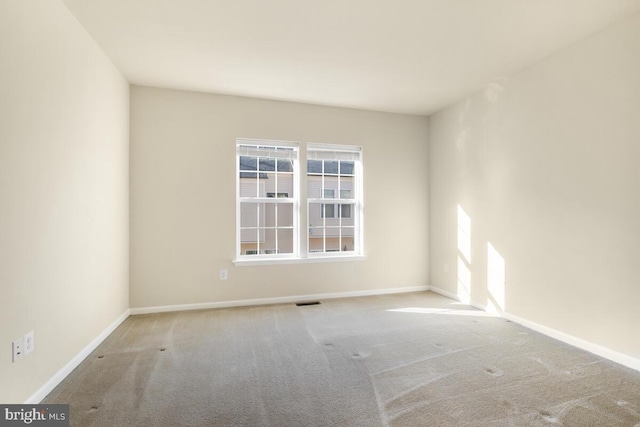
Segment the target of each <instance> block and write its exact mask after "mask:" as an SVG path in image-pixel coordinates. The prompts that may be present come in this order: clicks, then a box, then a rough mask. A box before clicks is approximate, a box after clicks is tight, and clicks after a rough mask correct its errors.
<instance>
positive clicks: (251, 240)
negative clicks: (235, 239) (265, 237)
mask: <svg viewBox="0 0 640 427" xmlns="http://www.w3.org/2000/svg"><path fill="white" fill-rule="evenodd" d="M240 239H241V242H242V248H243V249H242V250H243V252H244V250H246V249H254V248H255V247H256V243H257V242H258V229H255V228H250V229H248V230H240Z"/></svg>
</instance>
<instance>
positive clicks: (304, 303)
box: [296, 301, 320, 307]
mask: <svg viewBox="0 0 640 427" xmlns="http://www.w3.org/2000/svg"><path fill="white" fill-rule="evenodd" d="M319 304H320V301H311V302H297V303H296V305H297V306H298V307H302V306H305V305H319Z"/></svg>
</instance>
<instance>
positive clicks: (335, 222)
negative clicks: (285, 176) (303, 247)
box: [307, 144, 362, 256]
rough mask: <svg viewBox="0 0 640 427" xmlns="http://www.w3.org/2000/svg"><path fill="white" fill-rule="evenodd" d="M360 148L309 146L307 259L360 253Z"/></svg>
mask: <svg viewBox="0 0 640 427" xmlns="http://www.w3.org/2000/svg"><path fill="white" fill-rule="evenodd" d="M361 176H362V164H361V148H360V147H345V146H328V145H327V146H325V145H320V144H310V145H309V147H308V151H307V217H308V238H307V247H308V250H309V254H310V256H313V255H316V256H318V255H319V254H325V255H326V254H331V255H340V254H350V255H354V254H356V255H359V254H361V252H362V188H361V185H362V180H361Z"/></svg>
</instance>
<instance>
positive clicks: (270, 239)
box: [260, 229, 277, 254]
mask: <svg viewBox="0 0 640 427" xmlns="http://www.w3.org/2000/svg"><path fill="white" fill-rule="evenodd" d="M276 249H277V248H276V230H274V229H266V230H264V241H263V242H262V243H260V253H262V254H275V253H277V252H276Z"/></svg>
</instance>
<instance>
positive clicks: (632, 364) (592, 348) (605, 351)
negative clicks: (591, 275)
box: [500, 313, 640, 371]
mask: <svg viewBox="0 0 640 427" xmlns="http://www.w3.org/2000/svg"><path fill="white" fill-rule="evenodd" d="M500 317H503V318H505V319H507V320H511V321H512V322H516V323H519V324H520V325H522V326H524V327H527V328H529V329H533V330H534V331H536V332H540V333H541V334H544V335H547V336H549V337H551V338H555V339H557V340H558V341H562V342H564V343H567V344H569V345H572V346H574V347H578V348H580V349H582V350H586V351H588V352H589V353H593V354H596V355H598V356H601V357H604V358H605V359H609V360H611V361H613V362H616V363H619V364H621V365H624V366H626V367H628V368H631V369H635V370H636V371H640V359H636V358H635V357H631V356H629V355H627V354H624V353H620V352H618V351H615V350H611V349H610V348H607V347H603V346H601V345H599V344H594V343H592V342H590V341H586V340H583V339H582V338H578V337H574V336H573V335H569V334H567V333H564V332H561V331H558V330H556V329H552V328H548V327H546V326H543V325H540V324H538V323H535V322H532V321H530V320H527V319H523V318H522V317H518V316H514V315H513V314H509V313H501V314H500Z"/></svg>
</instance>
